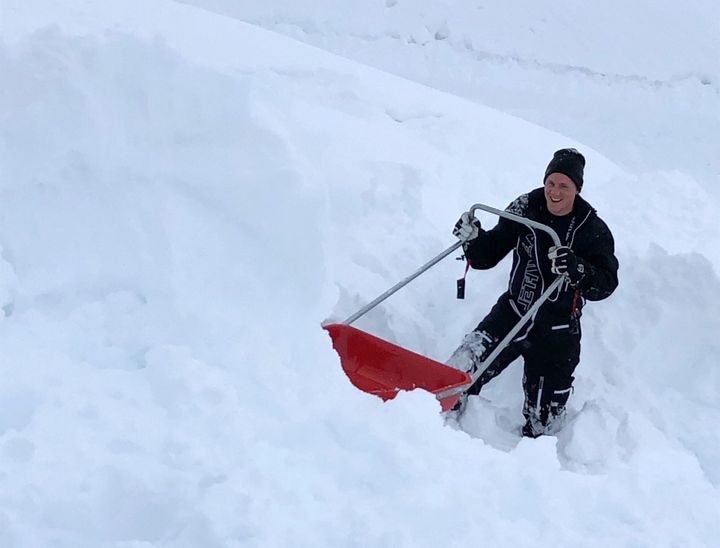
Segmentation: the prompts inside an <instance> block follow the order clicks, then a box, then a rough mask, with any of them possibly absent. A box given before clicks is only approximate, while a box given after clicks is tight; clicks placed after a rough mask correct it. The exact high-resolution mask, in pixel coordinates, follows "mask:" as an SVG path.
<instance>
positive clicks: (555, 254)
mask: <svg viewBox="0 0 720 548" xmlns="http://www.w3.org/2000/svg"><path fill="white" fill-rule="evenodd" d="M548 258H549V259H550V261H551V263H552V264H551V266H550V271H551V272H552V273H553V274H567V276H568V278H570V283H572V284H573V285H576V284H577V283H578V282H580V280H582V279H583V277H584V276H585V266H584V265H583V264H582V263H581V262H579V261H578V258H577V255H575V252H574V251H573V250H572V249H570V248H569V247H568V246H566V245H561V246H553V247H551V248H550V251H549V252H548Z"/></svg>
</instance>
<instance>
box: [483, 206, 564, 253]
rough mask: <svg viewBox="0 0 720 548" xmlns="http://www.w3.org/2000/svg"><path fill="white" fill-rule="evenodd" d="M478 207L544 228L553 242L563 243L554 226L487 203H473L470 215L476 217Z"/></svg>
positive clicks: (522, 222) (512, 219) (527, 224)
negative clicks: (551, 226)
mask: <svg viewBox="0 0 720 548" xmlns="http://www.w3.org/2000/svg"><path fill="white" fill-rule="evenodd" d="M478 209H481V210H483V211H487V212H488V213H493V214H495V215H497V216H499V217H504V218H506V219H510V220H511V221H515V222H517V223H521V224H524V225H525V226H529V227H531V228H537V229H538V230H542V231H543V232H546V233H547V234H549V235H550V237H551V238H552V241H553V243H554V244H555V245H556V246H560V245H562V243H561V242H560V238H559V237H558V235H557V232H555V231H554V230H553V229H552V228H550V227H549V226H547V225H544V224H542V223H538V222H536V221H532V220H530V219H526V218H525V217H521V216H520V215H515V214H514V213H508V212H507V211H503V210H502V209H496V208H494V207H490V206H486V205H485V204H473V205H472V207H471V208H470V215H472V216H473V217H474V216H475V211H477V210H478Z"/></svg>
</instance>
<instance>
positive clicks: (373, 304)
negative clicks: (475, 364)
mask: <svg viewBox="0 0 720 548" xmlns="http://www.w3.org/2000/svg"><path fill="white" fill-rule="evenodd" d="M478 209H481V210H483V211H487V212H488V213H494V214H495V215H498V216H500V217H505V218H506V219H510V220H512V221H516V222H518V223H522V224H524V225H526V226H529V227H532V228H537V229H539V230H543V231H545V232H547V233H548V234H550V237H551V238H552V240H553V242H554V243H555V245H560V238H558V235H557V233H556V232H555V231H554V230H553V229H552V228H550V227H549V226H546V225H544V224H542V223H538V222H535V221H532V220H530V219H526V218H525V217H521V216H520V215H515V214H514V213H508V212H507V211H503V210H501V209H496V208H494V207H490V206H487V205H485V204H473V206H472V207H471V208H470V214H471V215H472V216H473V217H474V216H475V211H477V210H478ZM460 246H462V242H455V243H454V244H453V245H451V246H450V247H448V248H447V249H446V250H445V251H443V252H442V253H440V254H439V255H437V256H436V257H433V258H432V259H430V260H429V261H428V262H427V263H425V264H424V265H422V266H421V267H420V268H418V269H417V270H416V271H415V272H413V273H412V274H410V275H409V276H408V277H407V278H404V279H403V280H401V281H400V282H398V283H396V284H395V285H394V286H392V287H391V288H390V289H388V290H387V291H385V292H384V293H383V294H381V295H379V296H378V297H376V298H375V299H373V300H372V301H371V302H369V303H368V304H366V305H365V306H363V307H362V308H361V309H360V310H358V311H357V312H355V313H354V314H352V315H351V316H349V317H348V318H347V319H346V320H345V321H343V322H342V323H343V324H345V325H350V324H351V323H353V322H354V321H355V320H357V319H358V318H360V317H361V316H364V315H365V314H367V313H368V312H369V311H370V310H372V309H373V308H375V307H376V306H377V305H379V304H380V303H381V302H383V301H384V300H385V299H387V298H388V297H390V296H391V295H392V294H394V293H395V292H397V291H398V290H399V289H402V288H403V287H405V286H406V285H407V284H409V283H410V282H412V281H413V280H414V279H415V278H417V277H418V276H420V275H421V274H423V273H424V272H427V271H428V270H430V268H432V267H433V266H435V265H436V264H437V263H439V262H440V261H442V260H443V259H444V258H445V257H447V256H448V255H450V254H451V253H452V252H453V251H455V250H456V249H458V248H459V247H460ZM559 280H560V277H558V279H557V280H555V282H554V283H553V285H552V286H551V288H552V289H553V290H554V289H555V288H556V287H557V285H559ZM550 293H551V292H550V289H548V290H547V291H546V292H545V293H543V295H542V296H541V297H540V299H539V300H538V301H539V302H544V301H545V300H546V299H547V298H548V297H549V296H550ZM536 304H537V303H536ZM538 306H539V305H538ZM530 310H533V309H532V308H531V309H530ZM535 310H537V308H535ZM528 312H530V311H528ZM533 313H534V312H533ZM530 317H531V316H528V314H525V316H523V318H522V319H521V320H520V321H521V323H522V324H523V325H524V322H525V319H526V318H527V319H528V320H529V319H530ZM516 327H517V326H516ZM519 330H520V328H518V331H519ZM511 333H512V331H511ZM513 336H515V334H513ZM506 338H507V337H506ZM508 342H509V340H508V341H507V342H506V341H505V339H503V341H502V342H501V343H500V345H498V347H500V346H502V345H503V343H505V345H507V343H508ZM491 357H492V359H495V356H493V355H492V354H491ZM485 363H488V365H489V364H490V362H489V361H488V360H486V361H485ZM475 380H476V379H473V382H475ZM456 393H457V392H456Z"/></svg>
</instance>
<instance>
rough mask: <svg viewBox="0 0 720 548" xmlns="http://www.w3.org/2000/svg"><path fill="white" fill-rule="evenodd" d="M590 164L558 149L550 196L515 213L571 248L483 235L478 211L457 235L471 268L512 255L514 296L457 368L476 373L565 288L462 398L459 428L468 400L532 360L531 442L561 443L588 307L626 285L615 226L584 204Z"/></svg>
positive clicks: (471, 341) (548, 179) (529, 199)
mask: <svg viewBox="0 0 720 548" xmlns="http://www.w3.org/2000/svg"><path fill="white" fill-rule="evenodd" d="M584 168H585V158H584V157H583V155H582V154H580V153H579V152H578V151H577V150H575V149H573V148H565V149H562V150H558V151H557V152H555V154H554V155H553V158H552V160H551V161H550V163H549V164H548V167H547V169H546V170H545V178H544V180H543V187H542V188H538V189H535V190H533V191H532V192H530V193H528V194H523V195H522V196H520V197H519V198H517V199H516V200H515V201H514V202H513V203H511V204H510V205H509V206H508V208H507V211H509V212H511V213H515V214H517V215H520V216H522V217H526V218H528V219H532V220H534V221H537V222H540V223H543V224H545V225H548V226H550V227H552V228H553V229H554V230H555V232H557V234H558V236H559V237H560V240H561V242H562V244H563V245H561V246H559V247H555V246H553V242H552V240H551V239H550V237H549V236H548V235H547V234H546V233H544V232H542V231H537V230H534V229H531V228H528V227H526V226H524V225H521V224H519V223H516V222H513V221H510V220H507V219H503V218H501V219H500V221H499V222H498V224H497V225H496V226H495V227H494V228H492V229H491V230H487V231H486V230H483V228H482V227H481V226H480V222H479V221H477V220H476V219H473V218H472V216H471V215H470V213H469V212H466V213H463V215H462V216H461V217H460V220H459V221H458V222H457V224H456V225H455V229H454V230H453V234H454V235H455V236H457V237H458V238H459V239H460V240H461V241H462V242H463V249H464V250H465V256H466V257H467V259H468V261H469V262H470V265H471V266H472V267H473V268H476V269H481V270H485V269H489V268H492V267H494V266H495V265H497V264H498V263H499V262H500V261H501V260H502V259H503V257H505V256H506V255H507V254H508V253H510V251H513V264H512V270H511V274H510V283H509V285H508V290H507V291H506V292H505V293H503V294H502V295H501V296H500V298H499V299H498V301H497V303H496V304H495V306H493V308H492V310H490V313H489V314H488V315H487V316H486V317H485V318H484V319H483V320H482V321H481V322H480V324H479V325H478V326H477V327H476V328H475V329H474V330H473V331H472V332H470V333H469V334H467V335H466V336H465V338H464V340H463V342H462V344H461V345H460V347H459V348H458V349H457V350H456V351H455V352H454V353H453V355H452V356H451V357H450V359H449V360H448V364H450V365H452V366H453V367H456V368H458V369H462V370H464V371H468V372H470V373H472V372H473V371H474V369H475V368H476V367H477V366H478V365H479V364H480V363H482V361H483V360H484V359H485V358H486V357H487V356H488V355H489V354H490V352H492V350H493V349H494V348H495V346H496V345H497V344H498V343H499V341H501V340H502V339H503V338H504V337H505V335H506V334H507V333H508V332H509V331H510V329H512V327H513V326H514V325H515V324H516V323H517V322H518V320H519V319H520V318H521V317H522V316H523V315H524V314H525V312H527V311H528V310H529V309H530V307H531V306H532V305H533V303H535V301H536V300H537V299H538V298H539V297H540V295H542V293H543V292H544V291H545V289H546V288H547V287H548V286H549V285H550V284H551V283H552V281H553V279H554V278H555V277H556V276H557V275H558V274H567V278H566V283H564V284H561V285H560V286H559V288H558V290H557V292H555V293H554V294H553V295H551V296H550V298H549V299H548V301H547V302H545V303H544V304H543V305H542V306H541V307H540V309H539V311H538V312H537V313H536V314H535V316H534V318H533V319H532V321H530V322H529V324H528V325H527V326H525V327H524V328H523V329H522V330H521V331H520V333H518V335H517V336H516V337H515V338H514V339H513V341H512V342H511V343H510V344H509V345H508V346H507V347H506V348H505V349H504V350H503V351H502V352H501V353H500V355H499V356H498V357H497V358H496V359H495V361H494V362H493V363H492V364H490V366H489V367H488V368H487V369H486V370H485V371H484V372H483V373H482V375H480V377H479V378H478V380H477V382H476V383H475V384H474V385H473V386H472V387H470V388H469V389H468V391H467V393H465V394H463V395H462V397H461V398H460V400H459V401H458V403H457V405H456V406H455V407H454V408H453V409H452V410H451V411H449V412H448V417H449V418H452V419H456V420H459V419H460V417H461V416H462V413H463V412H464V410H465V406H466V403H467V398H468V396H472V395H477V394H479V392H480V389H481V388H482V386H483V385H484V384H486V383H487V382H488V381H490V380H491V379H492V378H494V377H495V376H497V375H498V374H500V373H501V372H502V371H503V370H504V369H505V368H506V367H507V366H508V365H510V363H512V362H513V361H515V360H516V359H517V358H519V357H520V356H522V357H523V359H524V375H523V390H524V392H525V404H524V406H523V415H524V416H525V425H524V426H523V428H522V434H523V435H524V436H529V437H537V436H540V435H543V434H554V433H555V432H557V431H558V430H559V429H560V428H561V427H562V425H563V418H564V416H565V406H566V403H567V401H568V398H569V396H570V393H571V391H572V383H573V380H574V377H573V372H574V371H575V368H576V367H577V365H578V363H579V361H580V338H581V330H580V316H581V315H582V309H583V306H584V304H585V301H586V300H589V301H599V300H602V299H605V298H607V297H609V296H610V295H611V294H612V292H613V291H614V290H615V288H616V287H617V285H618V278H617V271H618V261H617V259H616V258H615V244H614V241H613V237H612V234H611V232H610V230H609V229H608V227H607V225H606V224H605V223H604V222H603V220H602V219H600V217H598V215H597V212H596V211H595V209H593V208H592V206H590V204H588V202H586V201H585V200H584V199H583V198H582V197H580V191H581V190H582V187H583V172H584Z"/></svg>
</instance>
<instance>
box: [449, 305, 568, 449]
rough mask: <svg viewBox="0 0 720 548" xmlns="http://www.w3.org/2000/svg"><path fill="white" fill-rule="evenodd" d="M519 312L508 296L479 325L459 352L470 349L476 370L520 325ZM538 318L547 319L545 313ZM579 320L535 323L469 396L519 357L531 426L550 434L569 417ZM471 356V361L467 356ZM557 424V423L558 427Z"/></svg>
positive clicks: (513, 344)
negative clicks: (522, 363) (559, 421)
mask: <svg viewBox="0 0 720 548" xmlns="http://www.w3.org/2000/svg"><path fill="white" fill-rule="evenodd" d="M518 319H519V316H518V315H517V313H516V312H515V311H514V310H513V309H512V307H511V305H510V302H509V300H508V299H507V297H506V296H503V297H501V298H500V300H498V302H497V304H495V306H493V308H492V310H490V313H489V314H488V315H487V316H486V317H485V318H484V319H483V320H482V321H481V322H480V324H478V326H477V327H476V328H475V329H474V330H473V332H472V333H470V334H468V335H467V336H466V338H465V342H464V343H463V345H461V347H460V348H459V349H458V350H457V351H456V353H455V354H454V355H456V354H462V352H460V351H461V349H463V348H464V347H465V349H466V350H467V347H468V345H469V347H471V351H470V352H467V351H466V352H465V353H464V354H465V358H466V361H469V362H471V363H469V364H468V365H469V366H470V367H469V368H466V370H468V369H469V370H470V372H472V371H473V370H474V369H475V367H477V365H478V364H480V363H481V362H482V361H483V360H484V359H485V358H486V357H487V356H488V355H489V354H490V352H492V350H493V349H494V348H495V347H496V346H497V344H498V343H499V342H500V341H501V340H502V339H503V338H504V337H505V335H507V333H508V332H509V331H510V329H512V327H513V326H514V325H515V324H516V323H517V321H518ZM537 319H543V318H542V317H540V318H537ZM580 338H581V332H580V320H579V318H571V317H570V316H568V317H566V318H561V319H560V320H559V321H558V320H556V319H550V320H548V318H544V319H543V321H542V323H532V322H531V323H530V325H529V326H526V327H525V328H524V329H523V330H521V331H520V333H519V334H518V335H517V336H516V338H515V339H514V340H513V341H512V342H511V343H510V344H509V345H508V346H507V347H506V348H505V349H504V350H503V351H502V352H501V353H500V355H499V356H498V357H497V358H496V359H495V360H494V362H493V363H492V364H491V365H490V367H488V369H486V370H485V371H484V372H483V373H482V374H481V375H480V377H479V378H478V380H477V382H475V384H473V386H471V387H470V388H469V389H468V391H467V393H468V395H476V394H479V392H480V389H481V387H482V386H483V385H484V384H486V383H488V382H489V381H490V380H491V379H493V378H494V377H496V376H497V375H499V374H500V373H502V371H503V370H505V368H506V367H507V366H508V365H510V364H511V363H512V362H514V361H515V360H516V359H517V358H519V357H520V356H522V357H523V360H524V374H523V390H524V392H525V403H524V406H523V415H524V416H525V419H526V420H527V422H528V424H527V425H526V426H532V428H533V429H534V432H535V433H536V434H538V435H539V434H542V433H549V432H548V430H551V429H552V427H553V423H554V422H555V421H556V419H557V418H558V417H561V416H562V415H564V412H565V405H566V403H567V400H568V398H569V396H570V392H571V390H572V383H573V380H574V377H573V372H574V370H575V367H576V366H577V365H578V363H579V361H580ZM468 357H469V360H468ZM554 426H556V427H557V426H558V425H554Z"/></svg>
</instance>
